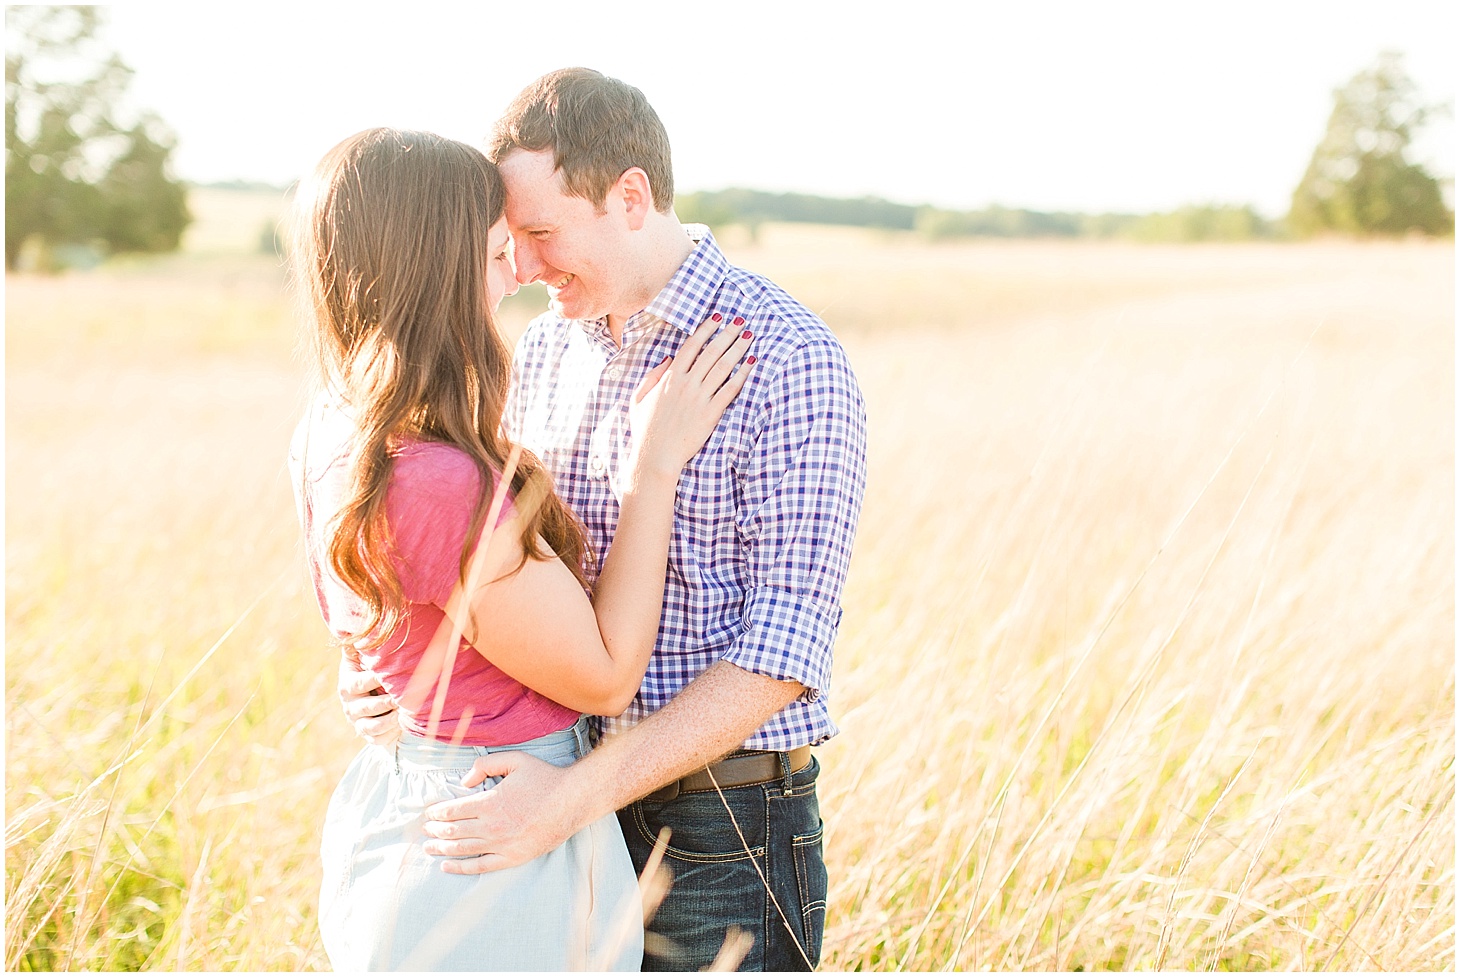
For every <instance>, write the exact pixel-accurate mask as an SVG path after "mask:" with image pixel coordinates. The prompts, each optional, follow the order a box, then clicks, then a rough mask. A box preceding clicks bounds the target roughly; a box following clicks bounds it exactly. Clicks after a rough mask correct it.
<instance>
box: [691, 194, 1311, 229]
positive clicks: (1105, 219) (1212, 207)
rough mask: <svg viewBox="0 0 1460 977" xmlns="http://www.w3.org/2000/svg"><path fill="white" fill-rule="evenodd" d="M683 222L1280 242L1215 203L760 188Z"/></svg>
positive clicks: (1245, 210) (1251, 218)
mask: <svg viewBox="0 0 1460 977" xmlns="http://www.w3.org/2000/svg"><path fill="white" fill-rule="evenodd" d="M674 209H675V212H676V213H677V214H678V215H679V216H680V218H681V219H683V220H686V221H694V222H697V223H702V224H709V225H710V226H711V227H723V226H726V225H731V224H738V225H742V226H745V227H749V228H750V229H751V231H752V232H754V231H755V230H756V229H758V228H759V226H760V225H761V224H762V223H765V222H767V221H786V222H789V223H807V224H835V225H843V226H851V227H872V228H880V229H884V230H891V231H915V232H917V233H918V234H920V235H922V236H923V237H925V238H928V239H930V240H935V241H936V240H943V239H946V238H956V237H1007V238H1038V237H1091V238H1117V237H1119V238H1130V239H1134V240H1140V241H1246V240H1253V239H1257V238H1275V237H1279V236H1282V234H1283V227H1282V225H1281V224H1280V223H1279V222H1275V221H1269V220H1267V219H1266V218H1264V217H1263V216H1262V215H1260V214H1259V213H1257V211H1256V210H1254V209H1253V208H1252V207H1250V206H1227V205H1220V204H1209V205H1201V206H1190V207H1182V208H1180V209H1178V210H1174V211H1171V212H1169V213H1160V214H1109V213H1107V214H1084V213H1078V212H1072V211H1041V210H1026V209H1022V208H1016V207H998V206H994V207H986V208H984V209H982V210H946V209H943V208H939V207H931V206H913V205H910V204H898V203H893V202H892V201H889V200H884V199H882V198H880V197H857V198H851V199H845V198H837V197H819V196H816V195H814V194H807V193H767V192H765V191H762V190H743V189H738V188H736V189H729V190H711V191H701V192H698V193H687V194H678V195H676V196H675V202H674Z"/></svg>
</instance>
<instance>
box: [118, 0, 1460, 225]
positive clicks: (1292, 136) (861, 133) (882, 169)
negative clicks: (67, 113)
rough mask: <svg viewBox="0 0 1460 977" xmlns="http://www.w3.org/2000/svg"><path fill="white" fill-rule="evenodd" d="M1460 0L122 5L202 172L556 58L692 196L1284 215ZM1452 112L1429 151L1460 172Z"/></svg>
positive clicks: (432, 113) (456, 115)
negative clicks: (1385, 70) (1354, 90)
mask: <svg viewBox="0 0 1460 977" xmlns="http://www.w3.org/2000/svg"><path fill="white" fill-rule="evenodd" d="M1457 11H1460V4H1457V3H1455V2H1454V0H1376V2H1365V3H1352V2H1345V0H1327V2H1304V3H1288V2H1283V0H1265V2H1253V0H1228V2H1226V3H1222V4H1215V3H1172V2H1170V0H1165V2H1160V3H1140V2H1127V0H1117V2H1110V0H1107V2H1098V3H1091V2H1088V0H1086V2H1078V3H1077V2H1063V3H1051V2H1023V3H1016V2H1008V0H1002V2H999V3H991V2H990V3H985V2H977V3H972V2H963V3H953V2H941V3H932V2H924V0H901V2H893V3H886V2H884V3H878V4H876V5H862V4H854V3H848V2H845V0H843V2H840V3H821V2H816V3H798V2H795V0H779V2H749V3H747V2H735V3H721V4H715V5H712V4H690V3H683V2H681V3H669V2H661V0H646V2H638V3H628V4H624V3H603V2H595V3H567V2H558V3H552V4H526V3H511V4H507V3H496V2H490V0H488V2H479V3H472V4H448V3H440V4H429V3H428V4H421V5H418V6H415V7H412V8H410V9H409V10H407V9H406V8H405V7H404V6H402V5H380V4H373V3H352V4H296V5H291V6H287V7H286V6H282V5H269V4H259V3H251V4H247V5H215V4H202V3H199V4H188V5H180V4H178V5H174V4H170V3H169V4H150V3H120V4H115V5H113V6H112V7H111V10H110V14H109V24H108V26H107V27H106V37H107V39H109V41H110V42H111V44H112V45H113V46H114V47H115V48H116V49H117V50H118V51H119V52H120V54H121V55H122V57H123V59H124V60H126V61H127V62H128V63H129V64H130V65H131V66H132V67H133V68H135V69H136V71H137V76H136V79H135V80H134V82H133V89H132V92H133V96H134V100H135V101H136V102H137V103H139V104H141V105H145V106H147V107H149V108H152V109H154V110H156V111H157V112H158V113H159V114H160V115H161V116H162V117H163V118H164V119H165V120H166V121H167V122H168V123H169V124H170V125H171V126H172V127H173V129H174V130H175V131H176V132H177V134H178V137H179V142H180V144H179V148H178V151H177V154H176V162H177V169H178V172H179V174H180V175H181V176H183V177H185V178H187V179H190V180H195V181H199V182H208V181H214V180H222V179H230V178H242V179H257V180H266V181H271V182H277V183H287V182H291V181H292V180H294V179H296V178H298V177H299V176H301V175H302V174H304V173H306V172H307V171H308V170H309V169H310V168H311V167H312V166H313V165H314V163H315V161H316V160H317V159H318V158H319V157H320V156H321V155H322V154H323V153H324V151H325V150H327V149H328V148H329V147H330V146H332V145H333V144H334V143H336V142H338V141H339V140H340V139H342V138H343V137H345V136H347V135H349V134H351V133H352V132H356V131H358V130H360V129H363V128H366V127H369V126H375V125H394V126H401V127H410V128H422V129H432V130H435V131H437V132H441V133H443V134H446V135H449V136H453V137H455V138H458V139H462V140H465V141H469V142H473V143H479V142H480V141H481V138H482V136H483V135H484V134H485V132H486V130H487V128H488V126H489V125H490V123H491V121H492V119H493V118H495V116H496V115H497V114H498V113H499V112H500V111H501V109H502V108H503V107H504V106H505V105H506V103H507V102H508V100H510V99H511V97H512V96H513V95H514V94H515V93H516V92H517V91H518V90H519V89H521V88H522V87H523V86H524V85H526V84H527V83H528V82H529V81H531V80H532V79H533V78H535V77H536V76H538V75H540V74H542V73H543V72H545V71H548V70H551V69H553V68H557V67H562V66H565V65H573V64H582V65H587V66H589V67H594V68H598V69H599V70H601V71H604V72H607V73H608V74H611V75H615V76H617V77H619V78H622V79H624V80H625V81H628V82H630V83H632V84H634V85H637V86H638V87H639V88H641V89H643V91H644V93H645V94H646V95H647V96H648V97H649V100H650V102H652V103H653V105H654V106H655V108H656V109H657V110H658V112H659V114H660V116H661V117H662V118H663V119H664V123H665V125H666V127H667V128H668V129H669V134H670V138H671V141H672V143H673V145H674V160H675V171H676V179H677V182H678V184H679V187H680V189H682V190H696V189H718V188H721V187H725V186H747V187H756V188H761V189H767V190H777V191H781V190H798V191H805V192H812V193H822V194H827V195H833V196H850V195H859V194H863V193H870V194H876V195H879V196H884V197H888V198H890V199H893V200H898V201H903V202H908V203H922V202H930V203H935V204H939V205H942V206H949V207H982V206H985V205H987V204H990V203H1000V204H1004V205H1007V206H1016V207H1031V208H1036V209H1045V210H1052V209H1074V210H1085V211H1100V210H1128V211H1146V210H1156V209H1170V208H1172V207H1176V206H1178V205H1180V204H1183V203H1190V202H1206V201H1217V202H1233V203H1238V202H1250V203H1253V204H1256V205H1257V206H1258V208H1259V209H1261V210H1262V211H1264V212H1266V213H1268V214H1270V215H1274V216H1275V215H1277V214H1280V213H1282V212H1284V211H1285V210H1286V209H1287V202H1288V196H1289V194H1290V193H1291V191H1292V188H1293V186H1294V185H1295V184H1296V183H1297V181H1298V179H1299V178H1300V177H1301V175H1302V172H1303V169H1304V167H1305V166H1306V165H1307V162H1308V158H1309V156H1310V154H1311V153H1312V150H1313V146H1314V145H1315V143H1316V142H1317V140H1318V138H1319V136H1320V135H1321V134H1322V132H1323V129H1324V125H1325V123H1326V121H1327V118H1328V113H1329V111H1330V109H1331V107H1332V94H1331V93H1332V90H1333V89H1334V88H1335V87H1336V86H1338V85H1340V84H1342V83H1343V82H1344V81H1346V80H1347V79H1348V78H1349V77H1351V76H1352V75H1353V74H1354V73H1355V72H1356V71H1358V70H1359V69H1360V68H1362V67H1364V66H1366V65H1367V64H1369V63H1370V62H1371V61H1372V60H1373V59H1374V57H1375V55H1376V54H1377V53H1378V52H1379V51H1380V50H1381V49H1384V48H1393V49H1398V50H1400V51H1403V52H1404V53H1405V55H1406V63H1407V66H1408V68H1409V71H1410V73H1411V75H1412V76H1413V77H1414V78H1415V79H1416V80H1417V81H1418V82H1419V83H1420V85H1421V87H1422V89H1423V90H1424V91H1425V93H1426V95H1427V96H1428V97H1429V98H1430V99H1432V100H1439V99H1445V100H1451V101H1453V98H1454V92H1455V87H1456V69H1455V63H1456V61H1457V60H1460V59H1457V54H1456V47H1455V41H1454V38H1455V37H1457V36H1460V29H1457V28H1460V15H1457ZM1455 131H1456V130H1455V125H1454V122H1453V119H1451V120H1448V121H1446V122H1445V123H1444V124H1443V126H1442V127H1441V128H1439V129H1438V130H1437V131H1435V132H1434V133H1433V134H1432V135H1431V136H1430V138H1429V139H1428V140H1427V141H1426V143H1425V145H1424V146H1423V147H1422V152H1423V154H1424V156H1425V157H1426V158H1427V159H1429V160H1430V162H1431V165H1432V166H1434V167H1435V168H1436V169H1437V170H1439V171H1441V172H1443V173H1444V174H1445V175H1451V174H1453V173H1454V159H1455V152H1454V148H1455V146H1454V143H1455Z"/></svg>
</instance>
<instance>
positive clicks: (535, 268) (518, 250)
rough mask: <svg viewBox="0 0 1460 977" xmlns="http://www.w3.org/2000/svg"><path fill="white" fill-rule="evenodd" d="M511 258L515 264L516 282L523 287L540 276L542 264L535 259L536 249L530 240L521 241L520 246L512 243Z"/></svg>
mask: <svg viewBox="0 0 1460 977" xmlns="http://www.w3.org/2000/svg"><path fill="white" fill-rule="evenodd" d="M512 257H513V259H514V260H515V261H516V263H517V281H518V282H520V283H521V284H523V285H531V284H532V283H533V282H535V281H537V278H538V276H539V275H541V274H542V270H543V267H544V266H543V263H542V261H540V260H539V259H538V257H537V249H536V248H534V247H533V246H532V243H531V238H529V239H527V240H526V241H523V242H522V243H521V244H520V245H519V244H518V243H517V242H515V241H514V242H513V249H512Z"/></svg>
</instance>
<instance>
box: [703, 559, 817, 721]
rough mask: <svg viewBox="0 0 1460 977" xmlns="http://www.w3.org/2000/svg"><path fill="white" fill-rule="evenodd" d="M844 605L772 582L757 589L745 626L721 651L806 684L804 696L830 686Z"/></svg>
mask: <svg viewBox="0 0 1460 977" xmlns="http://www.w3.org/2000/svg"><path fill="white" fill-rule="evenodd" d="M841 618H842V609H841V607H839V606H837V605H836V604H828V603H825V602H823V601H819V600H817V599H815V598H814V597H804V596H801V595H799V594H795V593H792V592H791V591H789V590H778V589H775V588H771V587H766V588H762V589H759V590H753V591H751V592H750V595H749V597H748V598H747V600H746V603H745V617H744V622H745V630H744V631H743V632H742V633H741V634H740V637H739V638H737V639H736V641H735V643H734V644H732V645H731V646H730V647H729V648H727V649H726V650H725V653H724V654H723V655H721V656H720V658H721V660H722V661H727V662H729V663H730V664H732V665H734V666H736V667H737V668H743V669H745V670H746V671H747V672H755V673H756V674H757V675H765V676H767V677H768V678H773V679H776V680H777V681H780V682H799V683H801V684H802V685H804V686H806V691H805V692H803V693H802V694H801V701H802V702H815V701H816V700H817V699H820V698H821V697H822V695H824V694H825V693H826V691H827V690H828V689H830V688H831V648H832V645H833V644H834V643H835V642H836V633H837V628H838V627H839V626H840V625H841Z"/></svg>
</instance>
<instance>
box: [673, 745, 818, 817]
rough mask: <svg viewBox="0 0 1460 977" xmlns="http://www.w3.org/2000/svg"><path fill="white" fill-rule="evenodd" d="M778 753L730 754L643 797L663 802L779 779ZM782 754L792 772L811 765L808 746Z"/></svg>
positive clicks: (752, 751)
mask: <svg viewBox="0 0 1460 977" xmlns="http://www.w3.org/2000/svg"><path fill="white" fill-rule="evenodd" d="M781 756H782V754H780V753H771V752H766V751H764V750H747V751H745V752H743V753H732V754H731V755H730V756H728V757H726V758H725V759H723V760H721V761H720V762H718V763H712V764H710V765H709V766H708V767H703V768H701V769H699V770H696V771H695V772H694V773H692V774H688V775H686V776H683V777H680V778H679V779H678V780H676V781H673V782H672V783H668V784H665V785H664V786H663V787H660V788H659V789H658V790H656V791H655V792H654V793H652V794H650V795H649V796H647V797H645V798H644V800H646V801H653V802H654V803H656V804H662V803H663V802H665V801H672V800H674V799H675V798H676V797H678V796H679V795H680V794H689V793H693V792H695V791H702V790H714V789H715V787H716V785H719V787H720V789H721V790H724V789H726V788H730V787H749V786H750V785H752V784H764V783H769V782H770V781H773V780H780V779H781V778H782V777H784V776H785V775H786V771H785V770H783V769H782V768H781V759H780V758H781ZM785 756H787V757H788V758H789V760H790V767H791V773H798V772H799V771H802V770H805V769H806V767H807V766H808V765H810V763H811V747H809V746H798V747H796V749H794V750H791V751H790V752H789V753H787V754H785ZM711 774H713V775H714V779H713V780H711V779H710V775H711Z"/></svg>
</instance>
